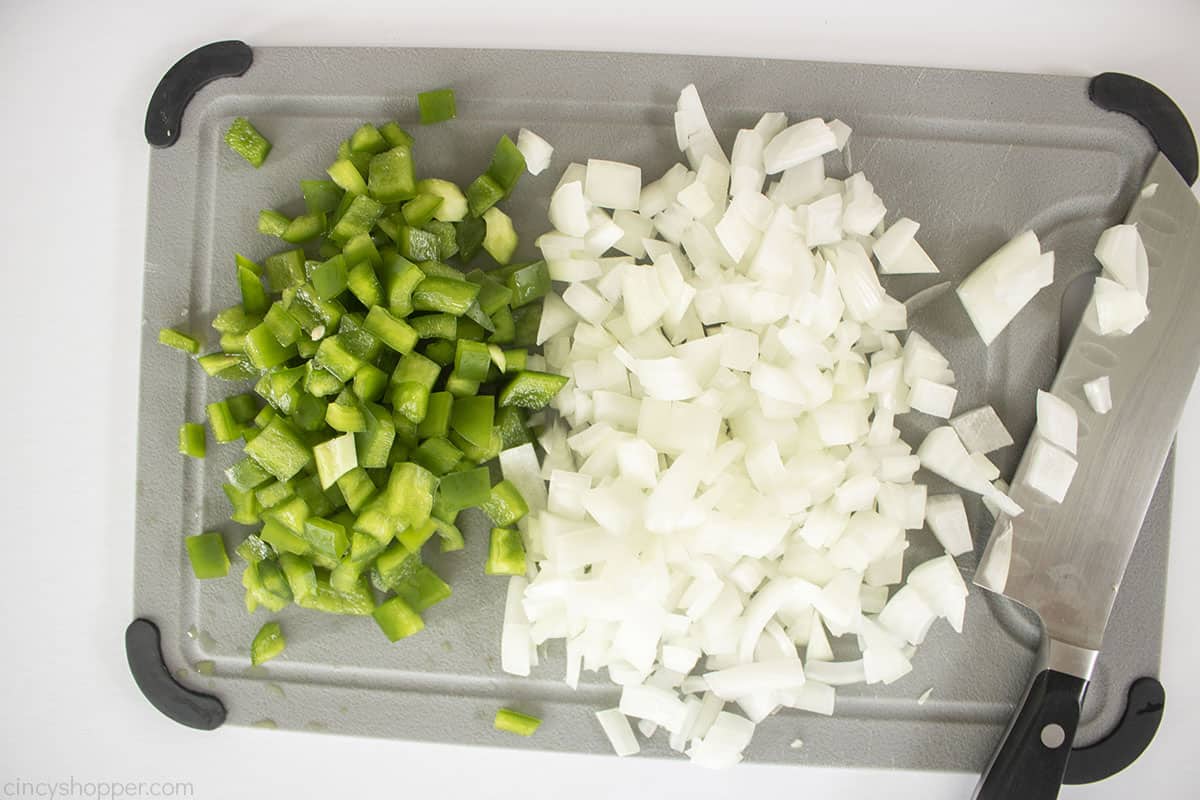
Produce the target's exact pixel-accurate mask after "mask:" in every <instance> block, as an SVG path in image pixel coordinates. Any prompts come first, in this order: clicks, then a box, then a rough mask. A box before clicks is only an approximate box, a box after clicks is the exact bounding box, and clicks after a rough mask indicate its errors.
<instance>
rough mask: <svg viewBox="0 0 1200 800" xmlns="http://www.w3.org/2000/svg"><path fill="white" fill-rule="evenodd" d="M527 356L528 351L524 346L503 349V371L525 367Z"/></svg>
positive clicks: (516, 370)
mask: <svg viewBox="0 0 1200 800" xmlns="http://www.w3.org/2000/svg"><path fill="white" fill-rule="evenodd" d="M528 358H529V351H527V350H525V349H524V348H519V347H518V348H513V349H511V350H505V351H504V371H505V372H506V373H511V372H520V371H521V370H523V369H525V363H526V360H527V359H528Z"/></svg>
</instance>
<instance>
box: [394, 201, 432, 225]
mask: <svg viewBox="0 0 1200 800" xmlns="http://www.w3.org/2000/svg"><path fill="white" fill-rule="evenodd" d="M441 204H442V198H441V197H439V196H438V195H436V194H418V195H417V196H416V197H414V198H412V199H411V200H409V201H408V202H406V203H405V204H404V205H403V206H401V207H400V213H401V214H402V215H403V216H404V221H405V222H406V223H407V224H409V225H413V226H416V227H420V226H422V225H424V224H425V223H426V222H429V221H430V220H431V219H433V214H434V212H435V211H437V208H438V206H440V205H441Z"/></svg>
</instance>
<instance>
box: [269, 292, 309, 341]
mask: <svg viewBox="0 0 1200 800" xmlns="http://www.w3.org/2000/svg"><path fill="white" fill-rule="evenodd" d="M263 324H264V325H266V326H267V329H268V330H270V331H271V334H272V335H273V336H274V337H275V341H277V342H279V344H280V345H281V346H283V347H288V346H290V345H293V344H296V343H297V342H298V341H300V337H301V336H302V335H303V331H302V330H301V329H300V323H298V322H296V320H294V319H293V318H292V317H291V315H289V314H288V313H287V309H285V308H284V307H283V304H282V303H279V302H275V303H272V304H271V307H270V308H268V309H267V315H266V316H265V317H263Z"/></svg>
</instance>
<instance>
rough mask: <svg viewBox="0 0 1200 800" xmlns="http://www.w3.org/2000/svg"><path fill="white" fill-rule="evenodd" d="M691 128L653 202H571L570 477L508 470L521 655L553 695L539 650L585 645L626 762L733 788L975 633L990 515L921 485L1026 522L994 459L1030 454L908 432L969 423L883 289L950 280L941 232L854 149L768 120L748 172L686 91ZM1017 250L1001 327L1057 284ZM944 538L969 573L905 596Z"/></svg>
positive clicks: (565, 226) (548, 430) (576, 656)
mask: <svg viewBox="0 0 1200 800" xmlns="http://www.w3.org/2000/svg"><path fill="white" fill-rule="evenodd" d="M675 128H676V136H677V142H678V145H679V148H680V150H681V151H683V153H685V155H686V161H687V163H686V164H682V163H681V164H676V165H675V166H673V167H672V168H671V169H669V170H667V172H666V173H665V174H663V175H662V176H661V177H660V178H658V179H657V180H652V181H650V182H648V183H645V184H643V177H642V174H641V170H640V169H639V168H638V167H637V166H633V165H628V164H620V163H615V162H611V161H603V160H590V161H589V162H588V163H587V164H586V165H581V164H571V165H570V166H569V167H567V169H566V170H565V171H564V173H563V176H562V179H561V181H560V182H559V184H558V187H557V188H556V189H555V191H554V193H553V196H552V198H551V200H550V207H549V218H550V222H551V224H552V225H553V227H554V231H553V232H551V233H547V234H545V235H544V236H542V237H541V238H540V239H539V240H538V245H539V247H540V248H541V251H542V253H543V255H544V257H545V259H546V261H547V263H548V265H549V270H550V274H551V276H552V277H553V278H554V279H555V280H556V281H559V282H561V283H562V284H565V288H564V289H563V291H562V292H561V298H559V297H554V296H550V297H548V298H547V302H546V304H545V309H544V312H543V316H542V320H541V328H540V330H539V334H538V339H539V343H541V344H544V359H545V365H546V367H547V368H549V369H551V370H554V371H557V372H561V373H562V374H565V375H568V376H570V382H569V383H568V384H567V386H566V388H565V389H564V390H563V391H562V392H560V393H559V395H558V397H557V398H556V400H555V403H554V406H555V409H556V411H557V414H550V415H548V416H547V417H546V419H544V420H543V422H544V432H543V434H542V435H541V438H540V442H539V444H540V445H541V447H542V448H543V449H544V451H545V457H544V460H543V461H542V462H541V463H539V460H538V457H537V454H536V451H535V449H534V447H533V446H532V445H524V446H522V447H519V448H514V449H512V450H508V451H505V452H504V453H503V454H502V455H501V465H502V469H503V471H504V475H505V477H506V478H507V479H509V480H511V481H513V482H514V483H515V484H517V486H518V487H519V488H520V490H521V492H522V494H523V495H524V497H525V498H526V500H527V502H528V504H529V506H530V509H531V511H532V513H531V514H530V515H529V516H528V517H526V518H525V519H524V520H522V522H521V530H522V533H523V535H524V539H525V545H526V548H527V551H528V554H529V556H530V558H529V564H530V572H529V575H528V577H527V578H526V577H516V578H512V579H511V584H510V587H509V595H508V603H507V606H506V612H505V618H504V628H503V637H502V643H501V651H502V664H503V668H504V669H505V670H506V671H507V672H510V673H513V674H518V675H527V674H529V672H530V669H531V667H532V666H534V665H535V664H536V659H537V649H536V647H537V645H540V644H542V643H544V642H547V641H550V640H554V639H562V640H564V641H565V646H566V660H567V668H566V681H567V683H568V684H569V685H571V686H572V687H574V686H576V685H577V683H578V681H579V677H580V673H581V671H582V670H590V671H599V670H607V673H608V677H609V678H610V679H611V680H612V681H613V682H614V683H616V684H618V685H620V686H621V687H622V690H621V699H620V703H619V706H618V707H617V708H616V709H607V710H604V711H601V712H600V713H599V714H598V715H597V716H598V720H599V724H600V725H601V726H602V728H603V730H604V731H605V733H606V735H607V736H608V737H609V739H610V741H611V742H612V744H613V747H614V749H615V751H616V752H617V753H618V754H620V755H628V754H632V753H636V752H637V751H638V750H639V745H638V741H637V737H636V735H635V734H634V732H633V728H632V726H631V725H630V724H629V720H628V718H629V717H633V718H636V719H637V720H638V724H637V727H638V729H639V731H640V732H641V733H642V734H643V735H644V736H650V735H653V734H654V733H655V732H656V731H659V730H661V731H663V732H665V734H666V736H667V737H668V740H669V743H670V746H671V747H672V748H674V749H675V750H677V751H681V752H686V753H687V754H688V755H689V756H690V758H691V759H692V760H693V761H695V762H697V763H700V764H703V765H705V766H710V767H720V766H727V765H731V764H734V763H737V762H738V761H740V760H741V758H742V752H743V750H744V749H745V748H746V746H747V745H748V744H749V742H750V740H751V736H752V735H753V732H754V728H755V725H756V724H757V723H759V722H761V721H762V720H763V719H764V718H766V717H767V716H768V715H769V714H771V713H773V712H775V711H776V710H778V709H780V708H795V709H803V710H806V711H809V712H813V713H818V714H831V713H833V710H834V706H835V695H836V687H837V686H845V685H848V684H854V683H868V684H876V683H884V684H887V683H891V682H893V681H895V680H897V679H898V678H900V677H902V676H904V675H905V674H907V673H908V672H909V671H910V670H911V669H912V659H913V655H914V652H915V648H916V647H917V646H918V645H920V644H921V643H922V642H923V641H924V640H925V637H926V635H927V633H928V631H929V630H930V628H931V626H932V625H933V624H934V623H935V622H936V621H937V620H938V619H939V618H942V619H946V620H947V621H948V622H949V624H950V625H951V626H952V627H953V628H954V629H955V630H956V631H961V630H962V624H963V617H964V612H965V601H966V597H967V588H966V585H965V584H964V582H963V579H962V577H961V574H960V570H959V567H958V565H957V564H956V563H955V561H954V559H953V556H954V555H957V554H961V553H964V552H968V551H969V550H970V549H971V539H970V530H969V527H968V526H967V520H966V514H965V511H964V509H963V504H962V501H961V498H959V497H958V496H957V495H941V496H938V497H933V498H927V496H926V489H925V486H923V485H921V484H918V483H915V482H914V474H915V473H916V472H917V470H918V469H919V468H920V467H922V466H924V467H926V468H928V469H929V470H931V471H932V472H935V473H937V474H939V475H941V476H942V477H944V478H946V479H948V480H950V481H951V482H953V483H955V484H956V485H958V486H960V487H962V488H964V489H967V490H969V491H973V492H977V493H979V494H982V495H983V496H984V498H985V501H987V502H988V503H989V505H990V507H992V508H995V509H1000V510H1003V511H1005V512H1006V513H1009V514H1010V515H1015V514H1019V513H1020V508H1019V507H1016V506H1015V504H1014V503H1013V502H1012V501H1011V499H1009V498H1008V496H1007V495H1006V494H1005V493H1004V491H1003V490H1002V488H1001V487H1002V483H999V482H998V477H999V473H998V471H997V470H996V468H995V466H994V465H993V464H992V463H991V461H990V460H989V459H988V458H987V456H986V452H987V451H989V450H993V449H996V448H998V447H1003V446H1007V445H1009V444H1011V443H1012V439H1011V437H1010V436H1009V435H1008V432H1007V431H1006V430H1005V429H1004V426H1003V425H1002V424H1000V422H999V420H998V419H997V418H995V413H994V412H991V410H990V409H987V410H986V411H985V410H983V409H980V410H977V411H974V412H968V413H967V414H963V415H960V416H959V417H955V418H954V419H953V420H951V421H950V424H947V425H946V426H943V427H940V428H937V429H936V430H934V431H933V433H932V434H931V435H930V437H929V438H928V439H927V440H926V441H925V443H924V444H923V445H922V446H921V448H920V450H919V451H918V452H917V453H915V454H914V452H913V450H912V448H911V447H910V446H909V445H908V444H907V443H905V442H904V441H903V440H902V439H901V438H900V434H899V432H898V430H897V429H896V427H895V424H894V423H895V418H896V415H899V414H904V413H909V412H916V413H925V414H929V415H932V416H935V417H939V418H943V419H948V418H950V417H951V416H952V414H953V411H954V407H955V402H956V399H957V392H956V390H955V388H954V382H955V378H954V373H953V371H952V370H951V369H950V365H949V362H948V361H947V359H946V358H945V357H943V356H942V354H941V353H940V352H938V350H937V349H936V348H935V347H934V346H933V345H932V344H931V343H930V342H929V341H927V340H926V339H925V338H924V337H922V336H920V335H919V334H917V333H909V334H908V335H907V337H906V339H905V340H904V341H903V342H902V341H901V339H900V338H898V336H897V333H898V332H903V331H904V330H905V329H906V327H907V318H906V309H905V305H904V304H903V303H901V302H900V301H898V300H896V299H895V298H893V297H890V296H889V295H888V294H887V292H886V291H885V290H884V288H883V286H882V285H881V283H880V280H879V277H878V274H879V273H884V274H893V273H936V272H937V267H936V266H935V265H934V263H933V261H932V260H931V259H930V258H929V255H928V254H927V253H926V252H925V250H924V249H923V248H922V247H921V246H920V244H918V243H917V240H916V238H915V234H916V233H917V230H918V226H917V223H915V222H912V221H911V220H908V219H905V218H901V219H898V220H897V221H896V222H894V223H893V224H892V225H891V226H890V227H885V226H884V224H883V219H884V216H885V213H886V209H885V207H884V204H883V202H882V200H881V199H880V198H879V197H878V195H876V194H875V191H874V188H873V187H872V185H871V183H870V182H869V181H868V180H867V179H866V177H865V176H863V175H862V174H861V173H857V174H854V175H851V176H850V177H848V178H847V179H846V180H844V181H843V180H838V179H835V178H830V177H827V176H826V174H825V163H824V160H823V159H824V156H826V155H827V154H831V153H835V152H836V151H838V150H841V149H843V148H845V147H846V142H847V139H848V138H849V136H850V129H849V127H848V126H846V125H845V124H843V123H841V122H839V121H837V120H834V121H832V122H829V123H826V122H825V121H823V120H821V119H808V120H804V121H801V122H798V123H795V124H790V125H789V121H788V120H787V118H786V117H785V116H784V115H783V114H781V113H768V114H764V115H763V117H762V118H761V119H760V120H759V121H758V123H757V124H756V125H755V126H754V127H753V128H747V129H745V130H742V131H740V132H739V133H738V135H737V138H736V141H735V143H734V146H733V150H732V153H731V154H730V155H728V156H727V155H726V153H725V152H724V151H723V150H722V149H721V146H720V144H719V143H718V141H717V138H716V136H715V135H714V134H713V131H712V128H711V127H710V125H709V122H708V119H707V116H706V114H705V112H704V109H703V107H702V105H701V103H700V98H699V96H698V95H697V93H696V90H695V88H694V87H692V86H688V87H687V88H686V89H684V90H683V92H682V94H681V95H680V98H679V103H678V106H677V111H676V113H675ZM764 183H765V184H766V185H765V190H764ZM1029 236H1032V234H1030V235H1029ZM1012 247H1013V251H1012V252H1010V253H1008V254H1003V253H998V254H997V255H996V256H993V258H992V259H989V262H990V263H991V264H992V266H991V267H989V269H988V270H986V271H985V270H983V268H982V267H981V272H985V273H991V275H990V277H989V274H984V275H982V276H981V277H979V278H977V279H976V283H977V285H979V286H983V287H984V288H987V289H988V291H991V290H992V289H994V286H993V283H994V282H995V281H996V280H997V275H998V274H1000V273H1004V275H1001V276H1000V277H1001V278H1002V279H1003V280H1002V281H1001V282H1003V281H1004V280H1007V281H1008V282H1009V284H1011V283H1012V282H1013V281H1015V282H1016V283H1017V284H1019V286H1018V287H1017V289H1018V291H1016V292H1015V293H1014V292H1010V295H1011V301H1010V302H1009V303H1008V304H1007V305H1006V306H1004V307H1003V308H996V309H993V310H991V311H988V312H983V311H980V312H978V313H979V314H980V315H981V316H982V315H983V314H985V313H986V314H987V315H988V316H987V324H988V326H989V330H991V329H995V330H996V332H998V330H999V329H1000V328H1002V327H1003V326H1004V325H1005V324H1007V320H1008V319H1009V318H1011V315H1012V314H1015V311H1012V307H1013V306H1014V304H1016V303H1017V302H1018V301H1020V298H1021V297H1023V296H1025V295H1028V296H1032V293H1033V292H1036V291H1037V288H1040V285H1042V282H1043V280H1044V277H1045V270H1046V266H1047V260H1046V258H1045V257H1043V256H1041V254H1040V251H1039V248H1038V245H1037V240H1036V238H1034V239H1033V240H1032V242H1030V241H1029V240H1028V237H1026V238H1025V239H1023V240H1021V242H1020V243H1019V244H1017V245H1013V246H1012ZM613 251H615V252H616V253H619V254H620V255H610V253H611V252H613ZM1002 255H1003V257H1001V256H1002ZM1047 255H1049V254H1047ZM872 259H874V261H873V260H872ZM1049 265H1050V268H1051V270H1052V256H1050V261H1049ZM985 266H986V265H985ZM1009 273H1011V274H1012V276H1010V277H1004V276H1006V275H1008V274H1009ZM988 287H991V288H988ZM1009 288H1010V289H1011V285H1010V287H1009ZM969 295H970V292H968V296H969ZM1021 304H1023V301H1021ZM1016 308H1019V305H1017V306H1016ZM1010 312H1011V313H1010ZM973 316H975V315H974V314H973ZM985 338H986V337H985ZM988 412H990V414H989V413H988ZM956 431H958V432H956ZM960 435H961V438H960ZM964 440H965V441H966V444H964ZM968 445H969V446H968ZM543 480H546V481H548V487H547V485H546V484H544V483H543ZM927 521H928V522H929V525H930V528H931V529H932V531H933V533H934V535H935V536H936V537H937V538H938V540H939V541H940V542H941V543H942V545H943V546H944V547H945V548H946V550H947V554H946V555H944V556H941V557H939V558H935V559H933V560H931V561H927V562H925V563H923V564H920V565H918V566H916V567H915V568H914V569H912V570H911V572H910V573H909V574H908V575H907V577H905V576H904V575H903V571H902V567H903V557H904V551H905V549H906V548H907V546H908V534H909V532H910V531H914V530H919V529H921V528H922V527H923V526H924V525H925V524H926V522H927ZM831 638H838V639H839V648H838V652H837V653H835V651H834V648H833V647H832V646H831V642H830V640H831ZM851 643H855V644H857V652H856V653H854V654H852V655H851V656H850V657H847V655H846V654H844V653H843V651H842V648H841V644H851Z"/></svg>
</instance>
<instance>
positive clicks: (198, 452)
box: [179, 422, 205, 458]
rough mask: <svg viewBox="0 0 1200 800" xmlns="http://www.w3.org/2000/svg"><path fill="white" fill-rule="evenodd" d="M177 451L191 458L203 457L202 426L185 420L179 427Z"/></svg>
mask: <svg viewBox="0 0 1200 800" xmlns="http://www.w3.org/2000/svg"><path fill="white" fill-rule="evenodd" d="M179 452H180V453H182V454H183V455H185V456H191V457H192V458H204V452H205V441H204V426H203V425H201V424H200V423H198V422H185V423H183V425H181V426H180V427H179Z"/></svg>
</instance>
